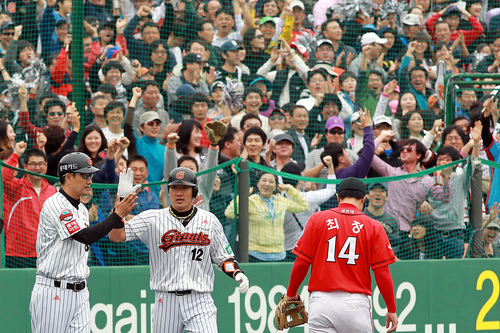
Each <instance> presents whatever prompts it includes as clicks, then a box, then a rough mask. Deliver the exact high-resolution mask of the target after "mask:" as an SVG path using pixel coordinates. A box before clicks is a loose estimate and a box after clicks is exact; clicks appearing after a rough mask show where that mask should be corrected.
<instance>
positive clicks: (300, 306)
mask: <svg viewBox="0 0 500 333" xmlns="http://www.w3.org/2000/svg"><path fill="white" fill-rule="evenodd" d="M288 316H291V317H292V320H291V321H288ZM274 318H275V319H276V326H278V329H279V330H280V331H281V330H284V329H285V328H290V327H295V326H298V325H302V324H305V323H307V319H308V316H307V312H306V308H305V306H304V303H302V299H301V298H300V296H299V299H298V300H295V301H291V300H289V299H288V297H287V295H286V294H284V295H283V296H282V297H281V299H280V301H279V302H278V306H277V307H276V313H275V315H274Z"/></svg>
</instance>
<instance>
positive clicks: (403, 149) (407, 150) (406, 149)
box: [401, 146, 413, 153]
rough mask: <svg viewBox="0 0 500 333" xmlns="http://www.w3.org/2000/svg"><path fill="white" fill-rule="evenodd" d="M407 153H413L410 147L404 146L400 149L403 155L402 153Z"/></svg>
mask: <svg viewBox="0 0 500 333" xmlns="http://www.w3.org/2000/svg"><path fill="white" fill-rule="evenodd" d="M405 151H406V152H408V153H411V152H412V151H413V147H410V146H404V147H403V148H401V152H402V153H404V152H405Z"/></svg>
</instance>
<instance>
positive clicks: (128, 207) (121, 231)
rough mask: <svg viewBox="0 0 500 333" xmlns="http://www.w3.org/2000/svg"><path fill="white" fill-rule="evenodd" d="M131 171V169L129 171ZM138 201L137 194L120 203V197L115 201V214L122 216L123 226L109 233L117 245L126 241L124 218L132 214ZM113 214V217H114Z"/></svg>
mask: <svg viewBox="0 0 500 333" xmlns="http://www.w3.org/2000/svg"><path fill="white" fill-rule="evenodd" d="M129 170H130V169H129ZM136 200H137V194H136V193H135V192H133V193H130V194H128V195H127V196H126V197H125V199H123V200H121V201H120V195H118V194H117V195H116V201H115V211H114V213H113V214H117V215H118V216H120V222H121V223H122V224H121V226H119V227H118V226H117V227H115V228H113V229H112V230H110V231H109V239H110V240H111V241H112V242H115V243H121V242H124V241H125V240H126V238H127V237H126V234H125V228H124V227H123V222H122V220H123V218H124V217H125V216H127V215H128V214H130V213H131V212H132V210H133V209H134V208H135V206H137V203H136V202H135V201H136ZM113 214H112V215H113Z"/></svg>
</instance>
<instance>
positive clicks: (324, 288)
mask: <svg viewBox="0 0 500 333" xmlns="http://www.w3.org/2000/svg"><path fill="white" fill-rule="evenodd" d="M337 191H338V192H337V197H338V200H339V206H338V208H335V209H330V210H327V211H322V212H319V213H315V214H314V215H313V216H311V218H310V219H309V221H308V222H307V224H306V227H305V229H304V233H303V234H302V236H301V238H300V239H299V240H298V242H297V244H296V245H295V248H294V249H293V250H292V252H293V253H294V254H296V255H297V258H296V260H295V263H294V265H293V269H292V274H291V276H290V284H289V286H288V290H287V296H288V298H289V299H297V298H298V295H297V290H298V289H299V286H300V284H301V283H302V281H303V280H304V278H305V276H306V275H307V271H308V270H309V266H312V268H311V277H310V279H309V292H310V293H311V298H310V309H309V310H310V314H309V327H310V330H311V332H327V331H328V332H358V333H372V332H373V326H372V319H371V314H370V301H369V299H368V296H369V295H371V294H372V290H371V276H370V268H371V269H372V270H373V273H374V275H375V280H376V281H377V285H378V286H379V289H380V293H381V294H382V297H383V298H384V301H385V303H386V305H387V309H388V313H387V315H386V328H389V329H388V330H387V332H394V331H396V327H397V325H398V316H397V314H396V300H395V297H394V287H393V283H392V277H391V272H390V271H389V266H388V265H389V264H392V263H393V262H395V261H396V257H395V256H394V253H393V252H392V248H391V245H390V243H389V239H388V238H387V234H386V233H385V231H384V228H383V227H382V225H381V224H380V223H379V222H377V221H375V220H373V219H371V218H369V217H368V216H366V215H365V214H363V213H362V212H361V211H362V210H363V206H364V203H365V201H366V188H365V184H364V183H363V182H362V181H361V180H359V179H357V178H346V179H344V180H342V182H341V183H340V185H339V187H338V190H337ZM391 324H392V325H391ZM332 329H333V330H332Z"/></svg>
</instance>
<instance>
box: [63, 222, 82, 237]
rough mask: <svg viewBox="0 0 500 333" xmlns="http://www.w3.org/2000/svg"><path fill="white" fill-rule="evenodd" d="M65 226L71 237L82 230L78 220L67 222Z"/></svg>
mask: <svg viewBox="0 0 500 333" xmlns="http://www.w3.org/2000/svg"><path fill="white" fill-rule="evenodd" d="M64 225H65V226H66V229H68V231H69V233H70V235H72V234H74V233H75V232H77V231H78V230H80V226H79V225H78V223H77V222H76V220H73V221H70V222H66V223H65V224H64Z"/></svg>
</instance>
